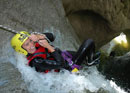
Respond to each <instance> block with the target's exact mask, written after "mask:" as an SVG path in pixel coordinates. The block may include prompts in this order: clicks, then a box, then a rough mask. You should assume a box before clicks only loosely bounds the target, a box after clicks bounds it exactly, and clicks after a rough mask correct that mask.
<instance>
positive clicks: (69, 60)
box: [61, 50, 81, 69]
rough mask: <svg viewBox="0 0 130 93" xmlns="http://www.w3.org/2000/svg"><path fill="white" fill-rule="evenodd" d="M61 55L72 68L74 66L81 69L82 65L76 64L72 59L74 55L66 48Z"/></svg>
mask: <svg viewBox="0 0 130 93" xmlns="http://www.w3.org/2000/svg"><path fill="white" fill-rule="evenodd" d="M61 55H62V57H63V58H64V60H66V61H67V62H68V63H69V65H70V66H71V68H72V69H74V68H77V69H80V67H81V66H79V65H76V64H74V62H73V61H72V57H73V56H72V55H71V54H70V53H69V52H67V51H66V50H64V51H62V53H61Z"/></svg>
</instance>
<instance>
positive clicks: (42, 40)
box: [38, 39, 55, 52]
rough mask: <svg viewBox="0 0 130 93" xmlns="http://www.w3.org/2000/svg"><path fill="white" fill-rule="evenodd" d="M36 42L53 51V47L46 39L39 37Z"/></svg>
mask: <svg viewBox="0 0 130 93" xmlns="http://www.w3.org/2000/svg"><path fill="white" fill-rule="evenodd" d="M38 43H39V44H40V45H41V46H43V47H44V48H47V49H48V50H49V51H50V52H54V51H55V50H54V48H53V47H52V46H51V45H50V44H49V43H48V41H47V40H46V39H40V40H39V41H38Z"/></svg>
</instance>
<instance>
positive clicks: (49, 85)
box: [10, 53, 126, 93]
mask: <svg viewBox="0 0 130 93" xmlns="http://www.w3.org/2000/svg"><path fill="white" fill-rule="evenodd" d="M15 58H16V61H15V62H14V60H13V64H15V66H16V67H17V68H18V70H19V71H20V73H21V74H22V78H23V79H24V81H25V83H26V84H27V86H28V90H29V91H30V92H31V93H86V90H89V91H90V92H98V91H99V90H100V89H103V90H104V91H108V92H107V93H126V92H124V91H123V90H121V89H120V87H118V86H117V85H116V84H115V83H114V82H113V81H109V80H106V79H105V78H104V76H103V75H101V74H100V73H99V72H98V71H97V69H96V67H95V66H93V67H89V68H87V67H86V68H84V69H83V70H81V71H80V73H79V74H78V75H77V74H71V73H70V72H68V71H66V70H61V72H59V73H56V72H49V73H47V74H45V73H38V72H36V71H35V70H34V68H31V67H29V66H28V65H27V60H26V58H25V57H24V56H23V55H20V54H18V53H15ZM10 61H12V60H10Z"/></svg>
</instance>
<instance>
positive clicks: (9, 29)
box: [0, 25, 18, 34]
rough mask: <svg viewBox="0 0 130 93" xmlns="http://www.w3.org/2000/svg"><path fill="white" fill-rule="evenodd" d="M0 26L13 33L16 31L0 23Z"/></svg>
mask: <svg viewBox="0 0 130 93" xmlns="http://www.w3.org/2000/svg"><path fill="white" fill-rule="evenodd" d="M0 28H1V29H4V30H6V31H8V32H11V33H14V34H17V33H18V32H17V31H16V30H13V29H11V28H9V27H6V26H3V25H0Z"/></svg>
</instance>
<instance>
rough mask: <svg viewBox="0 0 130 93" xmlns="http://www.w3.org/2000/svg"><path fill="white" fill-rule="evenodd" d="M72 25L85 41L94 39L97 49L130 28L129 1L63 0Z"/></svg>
mask: <svg viewBox="0 0 130 93" xmlns="http://www.w3.org/2000/svg"><path fill="white" fill-rule="evenodd" d="M62 1H63V5H64V8H65V11H66V16H67V17H68V19H69V21H70V23H71V24H72V26H73V28H74V29H75V31H76V34H77V35H78V37H79V38H80V41H83V40H84V39H86V38H93V39H94V40H95V42H96V45H97V47H98V48H99V47H101V46H102V45H104V44H106V42H108V41H110V40H111V39H112V38H114V37H115V36H116V35H118V34H119V33H120V32H121V30H125V29H128V28H130V26H129V25H130V1H129V0H80V1H79V0H62Z"/></svg>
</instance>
